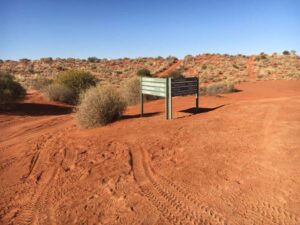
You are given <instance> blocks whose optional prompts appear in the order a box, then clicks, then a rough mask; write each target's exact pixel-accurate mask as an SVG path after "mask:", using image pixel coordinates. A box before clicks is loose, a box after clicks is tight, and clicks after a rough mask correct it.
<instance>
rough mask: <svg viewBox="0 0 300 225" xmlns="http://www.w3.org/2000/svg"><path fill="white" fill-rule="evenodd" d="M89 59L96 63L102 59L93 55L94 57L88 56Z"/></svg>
mask: <svg viewBox="0 0 300 225" xmlns="http://www.w3.org/2000/svg"><path fill="white" fill-rule="evenodd" d="M88 61H89V62H93V63H94V62H99V61H100V59H98V58H97V57H94V56H93V57H88Z"/></svg>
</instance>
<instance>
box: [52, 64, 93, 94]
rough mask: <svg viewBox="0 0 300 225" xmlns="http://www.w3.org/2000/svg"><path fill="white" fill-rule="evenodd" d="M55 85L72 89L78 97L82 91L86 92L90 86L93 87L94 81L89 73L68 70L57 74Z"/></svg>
mask: <svg viewBox="0 0 300 225" xmlns="http://www.w3.org/2000/svg"><path fill="white" fill-rule="evenodd" d="M55 83H59V84H62V85H64V86H66V87H68V88H70V89H72V90H73V91H74V92H75V93H76V94H77V96H79V94H80V93H81V92H82V91H85V90H87V89H88V88H89V87H91V86H95V85H96V79H95V77H94V76H93V75H92V74H90V73H89V72H84V71H80V70H68V71H64V72H61V73H59V74H58V75H57V76H56V78H55Z"/></svg>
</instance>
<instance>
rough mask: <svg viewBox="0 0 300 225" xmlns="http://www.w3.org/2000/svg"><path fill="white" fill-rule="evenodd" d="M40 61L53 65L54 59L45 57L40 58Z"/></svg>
mask: <svg viewBox="0 0 300 225" xmlns="http://www.w3.org/2000/svg"><path fill="white" fill-rule="evenodd" d="M40 60H41V61H42V62H44V63H51V62H53V59H52V57H45V58H40Z"/></svg>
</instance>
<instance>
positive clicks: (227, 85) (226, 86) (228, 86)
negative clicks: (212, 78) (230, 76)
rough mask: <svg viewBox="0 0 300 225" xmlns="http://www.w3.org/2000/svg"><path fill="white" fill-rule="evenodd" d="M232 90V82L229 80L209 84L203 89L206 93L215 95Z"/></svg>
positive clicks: (233, 89)
mask: <svg viewBox="0 0 300 225" xmlns="http://www.w3.org/2000/svg"><path fill="white" fill-rule="evenodd" d="M234 91H235V88H234V83H233V82H229V81H224V82H218V83H213V84H209V85H208V86H207V87H206V89H205V92H206V95H217V94H222V93H230V92H234Z"/></svg>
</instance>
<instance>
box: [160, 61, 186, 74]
mask: <svg viewBox="0 0 300 225" xmlns="http://www.w3.org/2000/svg"><path fill="white" fill-rule="evenodd" d="M181 63H182V61H181V60H178V61H177V62H175V63H173V64H172V65H171V66H170V67H168V68H167V69H166V70H164V71H162V72H161V73H158V74H157V75H156V76H157V77H165V76H167V75H168V74H169V73H171V72H172V71H174V70H176V69H177V68H178V67H179V66H180V65H181Z"/></svg>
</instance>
